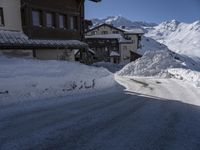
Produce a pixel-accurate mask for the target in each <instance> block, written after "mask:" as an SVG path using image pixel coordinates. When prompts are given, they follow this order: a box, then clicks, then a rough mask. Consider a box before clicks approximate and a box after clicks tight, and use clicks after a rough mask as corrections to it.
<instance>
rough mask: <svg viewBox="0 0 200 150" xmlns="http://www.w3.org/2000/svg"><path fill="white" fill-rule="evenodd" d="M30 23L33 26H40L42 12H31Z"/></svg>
mask: <svg viewBox="0 0 200 150" xmlns="http://www.w3.org/2000/svg"><path fill="white" fill-rule="evenodd" d="M32 23H33V25H34V26H39V27H40V26H42V12H41V11H39V10H32Z"/></svg>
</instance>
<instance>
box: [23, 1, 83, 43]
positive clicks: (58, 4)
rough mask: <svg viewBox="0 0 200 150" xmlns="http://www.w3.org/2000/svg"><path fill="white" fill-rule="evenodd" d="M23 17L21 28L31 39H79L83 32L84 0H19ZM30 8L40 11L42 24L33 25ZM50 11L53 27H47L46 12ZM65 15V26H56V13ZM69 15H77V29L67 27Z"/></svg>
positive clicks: (57, 21)
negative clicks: (63, 27)
mask: <svg viewBox="0 0 200 150" xmlns="http://www.w3.org/2000/svg"><path fill="white" fill-rule="evenodd" d="M21 2H22V5H23V7H22V12H23V14H24V16H26V17H25V18H23V30H24V32H25V33H26V34H27V35H28V36H29V37H30V38H32V39H62V40H81V39H82V37H83V33H84V22H83V21H84V9H83V8H84V1H82V0H56V1H55V0H48V2H47V1H46V0H32V1H30V0H21ZM32 10H38V11H40V12H41V13H42V26H41V27H37V26H33V22H32ZM47 12H50V13H53V14H54V17H55V27H53V28H52V27H47V25H46V13H47ZM59 14H62V15H65V16H66V17H65V18H66V28H65V29H60V28H59V27H58V23H59V20H58V15H59ZM70 16H76V17H77V22H78V23H77V27H78V28H77V30H70V29H69V20H70V19H69V18H70Z"/></svg>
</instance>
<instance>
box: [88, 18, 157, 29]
mask: <svg viewBox="0 0 200 150" xmlns="http://www.w3.org/2000/svg"><path fill="white" fill-rule="evenodd" d="M92 22H93V24H94V26H96V25H99V24H102V23H107V24H112V25H114V26H115V27H122V26H125V27H126V28H127V29H133V28H144V27H154V26H156V25H157V24H155V23H147V22H142V21H134V22H133V21H131V20H129V19H126V18H124V17H122V16H109V17H107V18H104V19H93V20H92Z"/></svg>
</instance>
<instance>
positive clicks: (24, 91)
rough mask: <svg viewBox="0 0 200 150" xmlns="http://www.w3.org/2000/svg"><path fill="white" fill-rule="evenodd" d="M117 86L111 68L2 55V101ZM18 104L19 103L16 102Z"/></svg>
mask: <svg viewBox="0 0 200 150" xmlns="http://www.w3.org/2000/svg"><path fill="white" fill-rule="evenodd" d="M113 84H114V80H113V74H112V73H110V72H109V71H108V70H107V69H104V68H96V67H91V66H86V65H83V64H80V63H78V62H66V61H39V60H31V59H22V58H6V57H3V56H0V99H1V102H2V100H3V99H4V100H6V99H11V98H13V99H15V100H16V99H23V98H26V99H28V98H38V97H41V98H42V97H54V96H62V95H67V94H70V93H72V92H73V93H74V92H75V93H77V92H86V91H93V92H94V91H95V90H100V89H104V88H108V87H110V86H112V85H113ZM16 101H17V100H16Z"/></svg>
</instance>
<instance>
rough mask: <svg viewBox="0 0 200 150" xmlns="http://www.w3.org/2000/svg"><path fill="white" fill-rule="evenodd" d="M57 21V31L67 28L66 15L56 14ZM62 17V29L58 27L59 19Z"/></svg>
mask: <svg viewBox="0 0 200 150" xmlns="http://www.w3.org/2000/svg"><path fill="white" fill-rule="evenodd" d="M57 16H58V20H57V23H58V28H59V29H67V28H68V25H67V15H66V14H62V13H58V15H57ZM61 16H62V17H63V27H61V26H60V17H61Z"/></svg>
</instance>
